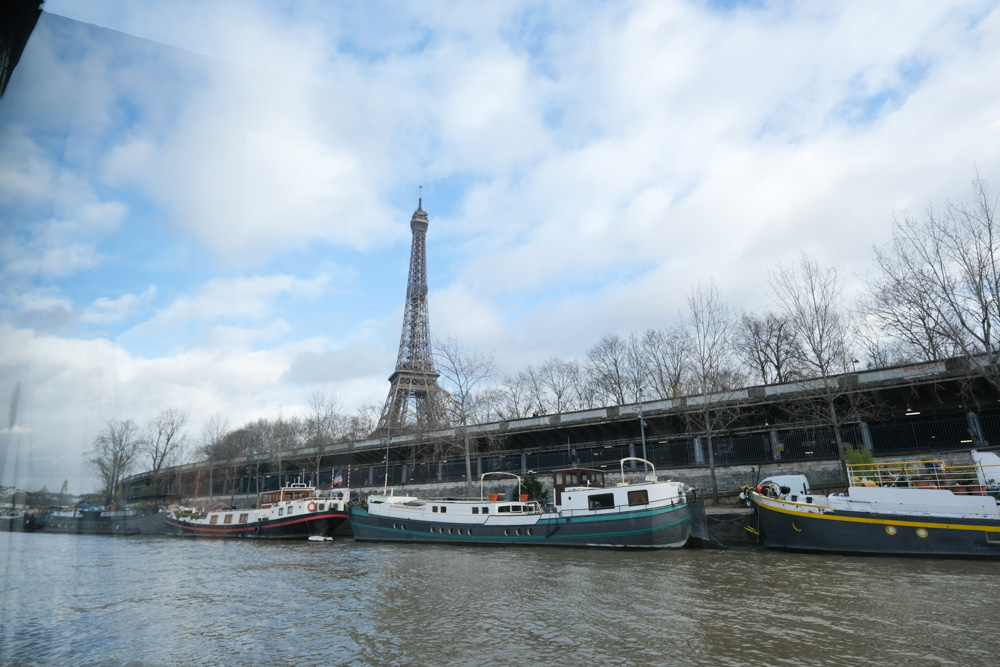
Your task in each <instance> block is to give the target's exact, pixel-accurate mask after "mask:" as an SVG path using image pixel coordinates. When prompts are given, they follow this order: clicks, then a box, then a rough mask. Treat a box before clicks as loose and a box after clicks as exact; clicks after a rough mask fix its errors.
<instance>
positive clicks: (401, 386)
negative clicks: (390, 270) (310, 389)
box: [374, 193, 443, 436]
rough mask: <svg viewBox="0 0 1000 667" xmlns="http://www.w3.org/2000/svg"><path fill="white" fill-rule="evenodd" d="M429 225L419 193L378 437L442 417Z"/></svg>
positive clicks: (425, 425) (426, 424)
mask: <svg viewBox="0 0 1000 667" xmlns="http://www.w3.org/2000/svg"><path fill="white" fill-rule="evenodd" d="M427 227H428V221H427V213H426V212H424V209H423V195H422V193H421V196H420V197H419V198H418V200H417V210H416V211H414V212H413V216H412V217H411V218H410V229H411V230H412V232H413V245H412V247H411V249H410V275H409V280H408V282H407V285H406V306H405V308H404V310H403V332H402V334H401V335H400V338H399V355H398V356H397V357H396V370H395V371H393V373H392V375H390V376H389V383H390V386H389V396H388V397H387V398H386V400H385V406H384V407H383V408H382V415H381V417H380V418H379V422H378V427H377V428H376V429H375V434H374V435H380V436H386V435H391V434H392V433H402V432H412V431H416V430H425V429H428V428H433V427H435V426H438V425H440V423H441V420H442V417H443V411H442V407H441V396H440V391H441V389H440V388H439V387H438V384H437V379H438V373H437V371H435V370H434V357H433V354H432V352H431V340H430V330H431V329H430V322H429V320H428V316H427V252H426V247H427Z"/></svg>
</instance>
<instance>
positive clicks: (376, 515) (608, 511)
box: [350, 457, 707, 548]
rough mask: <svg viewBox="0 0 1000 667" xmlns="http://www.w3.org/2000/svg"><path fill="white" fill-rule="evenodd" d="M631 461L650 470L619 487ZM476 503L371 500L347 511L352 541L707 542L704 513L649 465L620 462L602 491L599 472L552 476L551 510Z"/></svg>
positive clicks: (522, 503)
mask: <svg viewBox="0 0 1000 667" xmlns="http://www.w3.org/2000/svg"><path fill="white" fill-rule="evenodd" d="M630 461H637V462H640V463H644V464H646V466H648V469H649V470H650V471H651V472H650V473H648V474H647V475H646V477H645V479H644V480H643V481H638V482H627V481H626V478H625V464H626V463H627V462H630ZM490 474H493V473H486V474H485V475H483V476H482V477H481V478H480V497H479V499H478V500H453V499H449V500H432V499H424V498H417V497H414V496H396V495H373V496H369V497H368V498H366V499H365V500H363V501H362V502H361V503H360V504H359V505H358V506H352V507H351V508H350V517H351V531H352V532H353V534H354V538H355V539H357V540H379V541H387V542H431V543H442V542H447V543H454V544H510V545H532V546H599V547H650V548H669V547H683V546H685V545H687V544H688V543H689V542H690V541H691V540H692V538H700V539H705V538H707V530H706V525H705V509H704V505H703V503H702V501H701V500H700V499H699V498H698V495H697V493H695V491H694V490H693V489H691V488H690V487H688V486H686V485H684V484H682V483H680V482H671V481H658V480H657V478H656V469H655V468H653V464H652V463H650V462H649V461H645V460H644V459H639V458H635V457H628V458H625V459H622V460H621V479H622V481H621V482H620V483H618V484H617V485H615V486H605V473H604V472H603V471H600V470H589V469H583V468H573V469H565V470H557V471H555V472H553V473H552V482H553V489H552V499H553V502H552V504H551V505H549V504H548V503H545V504H543V503H540V502H538V501H537V500H528V497H527V495H521V494H520V481H521V479H520V477H517V476H516V475H511V474H510V473H503V474H507V475H510V476H511V477H516V478H517V480H518V487H519V493H518V497H517V498H504V499H500V498H499V494H495V495H494V494H491V495H486V494H484V493H483V482H484V480H485V477H486V476H487V475H490Z"/></svg>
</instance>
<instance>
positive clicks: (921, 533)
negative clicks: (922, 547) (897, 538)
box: [917, 528, 927, 537]
mask: <svg viewBox="0 0 1000 667" xmlns="http://www.w3.org/2000/svg"><path fill="white" fill-rule="evenodd" d="M917 537H927V529H926V528H917Z"/></svg>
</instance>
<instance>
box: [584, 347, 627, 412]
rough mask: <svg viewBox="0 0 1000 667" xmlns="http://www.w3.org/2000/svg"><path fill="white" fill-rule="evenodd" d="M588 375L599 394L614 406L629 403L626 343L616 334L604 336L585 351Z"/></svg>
mask: <svg viewBox="0 0 1000 667" xmlns="http://www.w3.org/2000/svg"><path fill="white" fill-rule="evenodd" d="M587 364H588V368H587V371H588V375H589V376H590V379H591V381H592V382H593V385H594V386H595V387H597V389H598V391H599V392H600V394H602V395H603V396H604V397H606V399H607V400H609V401H611V402H612V403H613V404H614V405H625V404H626V403H628V401H629V395H630V393H631V392H630V391H629V370H628V364H629V350H628V343H627V342H626V341H625V339H623V338H622V337H621V336H619V335H618V334H605V335H604V336H602V337H601V339H600V340H599V341H597V343H596V344H595V345H594V346H593V347H591V348H590V349H589V350H587Z"/></svg>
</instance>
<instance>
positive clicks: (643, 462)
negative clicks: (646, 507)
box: [639, 387, 649, 474]
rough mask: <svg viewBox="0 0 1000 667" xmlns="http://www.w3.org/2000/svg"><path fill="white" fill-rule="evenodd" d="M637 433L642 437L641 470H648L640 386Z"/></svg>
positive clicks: (644, 471) (645, 471)
mask: <svg viewBox="0 0 1000 667" xmlns="http://www.w3.org/2000/svg"><path fill="white" fill-rule="evenodd" d="M639 434H640V436H641V438H642V472H643V474H645V473H647V472H649V468H648V467H647V466H646V461H647V459H646V420H645V419H643V418H642V388H641V387H640V389H639Z"/></svg>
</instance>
